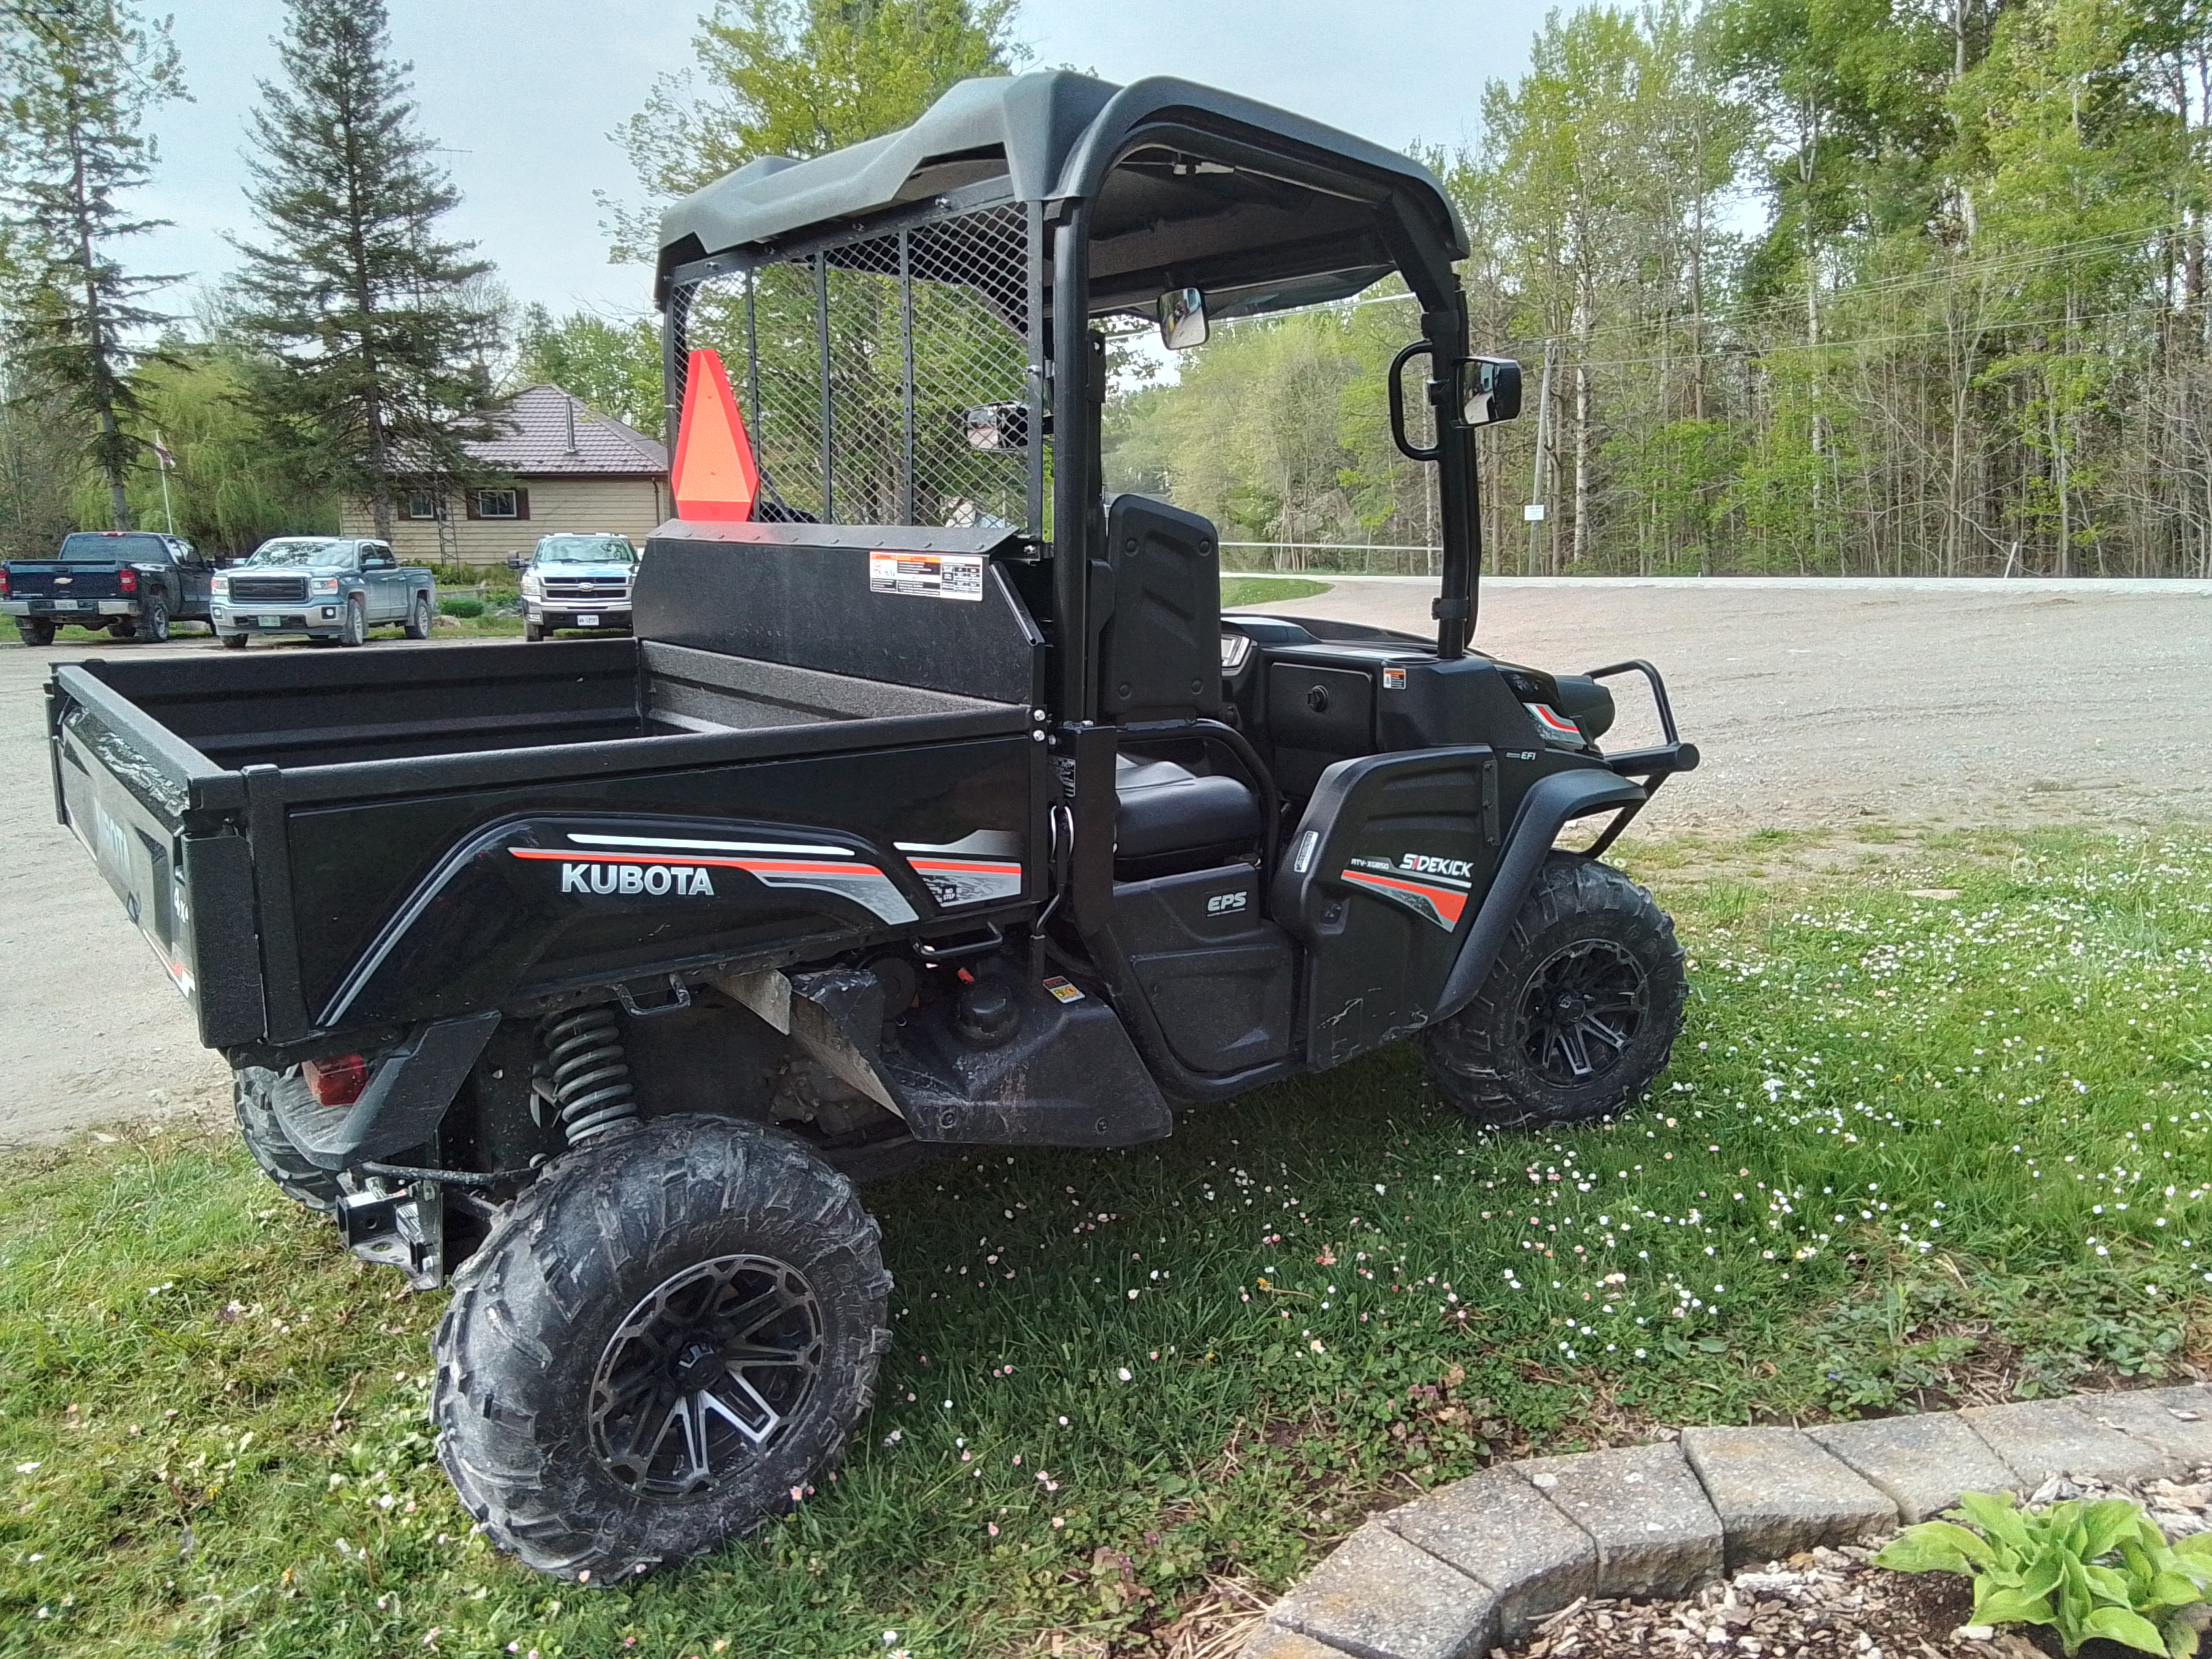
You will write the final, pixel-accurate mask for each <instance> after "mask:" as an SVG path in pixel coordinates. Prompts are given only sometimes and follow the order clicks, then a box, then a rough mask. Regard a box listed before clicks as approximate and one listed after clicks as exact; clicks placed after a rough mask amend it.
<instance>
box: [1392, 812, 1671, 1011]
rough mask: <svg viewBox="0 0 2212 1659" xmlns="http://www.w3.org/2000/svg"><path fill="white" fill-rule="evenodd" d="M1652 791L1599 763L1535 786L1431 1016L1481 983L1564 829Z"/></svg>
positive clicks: (1455, 1007) (1454, 1005)
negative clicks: (1554, 843)
mask: <svg viewBox="0 0 2212 1659" xmlns="http://www.w3.org/2000/svg"><path fill="white" fill-rule="evenodd" d="M1646 793H1647V792H1646V791H1645V789H1644V786H1643V785H1642V784H1640V783H1636V782H1633V781H1631V780H1629V779H1627V778H1624V777H1621V776H1620V775H1618V774H1616V773H1614V772H1612V771H1610V770H1606V769H1597V768H1592V769H1589V770H1587V771H1583V770H1577V771H1572V772H1554V773H1553V774H1552V775H1550V776H1549V777H1546V778H1541V779H1539V780H1538V781H1536V782H1535V783H1534V785H1532V786H1531V787H1530V788H1529V790H1528V793H1527V794H1526V795H1524V796H1522V799H1521V810H1520V811H1517V812H1516V813H1515V814H1514V817H1513V827H1512V829H1510V830H1509V831H1507V833H1506V837H1505V851H1504V855H1503V856H1502V857H1500V858H1499V860H1498V873H1497V874H1496V876H1494V877H1493V878H1492V880H1491V884H1490V891H1489V892H1488V893H1487V894H1486V895H1485V896H1484V897H1483V901H1482V908H1481V909H1480V910H1479V911H1477V912H1476V913H1475V918H1474V927H1472V928H1470V929H1469V930H1468V935H1467V940H1466V942H1465V943H1464V944H1462V945H1461V946H1460V949H1459V956H1458V957H1457V958H1456V959H1455V961H1454V962H1453V963H1452V969H1451V972H1450V974H1449V975H1447V976H1446V978H1445V980H1444V988H1443V993H1442V994H1440V995H1439V996H1438V997H1437V1006H1435V1008H1434V1009H1432V1010H1431V1012H1430V1015H1429V1018H1430V1019H1431V1021H1434V1020H1439V1019H1449V1018H1451V1017H1452V1016H1453V1015H1454V1014H1455V1013H1457V1012H1459V1011H1460V1010H1461V1009H1462V1008H1464V1007H1465V1006H1467V1005H1468V1002H1469V1001H1470V1000H1473V998H1474V994H1475V992H1476V991H1477V990H1478V989H1480V987H1481V985H1482V981H1483V980H1484V979H1485V978H1486V976H1487V975H1488V974H1489V972H1490V966H1491V963H1493V962H1495V961H1497V960H1498V951H1500V950H1501V949H1502V948H1504V944H1505V935H1506V933H1507V932H1508V931H1509V930H1510V928H1511V927H1512V926H1513V919H1514V917H1516V916H1517V915H1520V914H1521V907H1522V904H1523V903H1525V902H1527V901H1528V893H1529V890H1530V889H1531V888H1533V887H1534V885H1535V884H1536V876H1537V872H1539V871H1541V869H1542V868H1543V867H1544V860H1545V859H1546V858H1547V857H1549V856H1550V854H1551V851H1552V844H1553V842H1555V841H1557V840H1558V839H1559V831H1560V830H1561V829H1565V827H1566V826H1567V824H1568V823H1571V822H1572V821H1573V820H1574V819H1576V818H1583V817H1589V815H1590V814H1591V813H1593V812H1602V811H1606V810H1607V808H1609V807H1617V806H1632V805H1638V804H1640V803H1641V802H1642V801H1643V800H1644V799H1645V795H1646Z"/></svg>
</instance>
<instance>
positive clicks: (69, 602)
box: [54, 599, 92, 611]
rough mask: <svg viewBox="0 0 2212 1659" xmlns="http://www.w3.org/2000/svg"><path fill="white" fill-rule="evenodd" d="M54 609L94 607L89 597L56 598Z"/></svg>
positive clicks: (73, 609) (85, 608)
mask: <svg viewBox="0 0 2212 1659" xmlns="http://www.w3.org/2000/svg"><path fill="white" fill-rule="evenodd" d="M54 609H55V610H57V611H89V610H91V609H92V602H91V601H90V600H89V599H56V600H55V601H54Z"/></svg>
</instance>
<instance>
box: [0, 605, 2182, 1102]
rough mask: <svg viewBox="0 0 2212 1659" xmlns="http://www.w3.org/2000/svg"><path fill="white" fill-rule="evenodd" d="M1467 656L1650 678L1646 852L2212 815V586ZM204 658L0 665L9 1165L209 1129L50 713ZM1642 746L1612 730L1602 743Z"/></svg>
mask: <svg viewBox="0 0 2212 1659" xmlns="http://www.w3.org/2000/svg"><path fill="white" fill-rule="evenodd" d="M1432 592H1433V590H1432V589H1431V588H1430V587H1429V586H1427V585H1426V584H1424V583H1419V582H1414V581H1411V580H1407V581H1393V580H1346V581H1344V582H1342V583H1340V585H1338V586H1336V587H1334V588H1333V589H1332V590H1331V591H1330V592H1328V593H1327V594H1324V595H1321V596H1318V597H1315V598H1310V599H1298V600H1292V601H1290V602H1288V603H1286V604H1285V605H1280V606H1279V607H1277V608H1279V609H1281V610H1283V611H1289V612H1292V613H1294V614H1309V615H1317V616H1329V617H1340V618H1343V619H1345V620H1349V621H1358V622H1368V623H1377V624H1381V625H1383V626H1389V627H1394V628H1404V629H1413V630H1414V631H1418V632H1423V633H1425V632H1427V631H1428V630H1429V629H1430V628H1431V623H1429V621H1428V609H1429V600H1430V598H1431V594H1432ZM1481 641H1482V644H1483V646H1484V647H1485V648H1486V649H1488V650H1490V651H1492V652H1494V653H1497V654H1498V655H1500V656H1504V657H1508V658H1511V659H1516V660H1518V661H1522V662H1525V663H1529V664H1532V665H1536V666H1540V667H1550V668H1556V669H1567V668H1589V667H1593V666H1595V665H1600V664H1603V663H1606V662H1611V661H1617V660H1619V659H1622V658H1626V657H1647V658H1649V659H1651V660H1652V661H1653V662H1655V663H1656V664H1658V665H1659V666H1660V667H1661V669H1662V670H1663V671H1664V672H1665V673H1666V675H1667V678H1668V684H1669V686H1670V687H1671V689H1672V690H1673V692H1674V707H1675V712H1676V716H1677V719H1678V720H1679V721H1680V726H1681V730H1682V733H1683V735H1684V736H1685V737H1687V738H1691V739H1692V740H1693V741H1694V742H1696V743H1697V744H1699V746H1700V747H1701V748H1702V749H1703V750H1704V751H1705V757H1706V758H1705V767H1704V768H1703V769H1701V770H1699V771H1698V772H1696V773H1694V774H1692V775H1690V776H1688V777H1686V778H1681V779H1678V780H1676V781H1674V783H1672V784H1670V785H1669V786H1668V788H1667V789H1666V790H1665V791H1664V792H1663V793H1662V794H1661V795H1660V797H1659V799H1658V800H1657V801H1656V802H1655V803H1654V805H1653V808H1652V811H1650V814H1648V815H1647V817H1646V818H1645V823H1647V824H1649V825H1650V826H1651V828H1652V829H1668V828H1674V829H1690V828H1701V829H1733V830H1750V829H1759V828H1765V827H1768V826H1809V825H1816V824H1825V823H1838V822H1841V821H1847V820H1853V819H1857V818H1859V817H1866V816H1873V817H1882V818H1888V819H1892V820H1895V821H1899V822H1910V821H1915V820H1933V821H1938V822H1946V823H2015V822H2019V821H2021V820H2022V819H2024V818H2036V819H2044V820H2051V819H2057V820H2069V821H2094V822H2100V823H2119V822H2156V821H2160V820H2163V819H2166V818H2170V817H2195V818H2205V817H2212V774H2208V769H2207V762H2208V757H2212V585H2206V584H2187V585H2174V586H2170V587H2168V588H2167V589H2166V590H2165V591H2160V592H2147V591H2138V590H2137V589H2136V588H2135V587H2134V586H2133V585H2110V586H2103V587H2097V588H2089V587H2087V586H2086V585H2074V584H2069V585H2060V584H2056V583H2047V582H2046V583H2037V584H2027V583H2014V584H2010V585H2004V584H1999V583H1981V582H1956V583H1951V584H1945V585H1937V584H1917V583H1854V582H1826V583H1813V584H1801V583H1796V582H1780V581H1753V580H1742V581H1716V582H1708V583H1696V582H1683V581H1674V582H1652V583H1637V582H1629V581H1591V582H1573V583H1546V582H1541V581H1539V582H1524V581H1493V582H1492V583H1490V584H1488V585H1486V587H1485V590H1484V595H1483V612H1482V634H1481ZM214 648H215V647H214V646H213V644H212V642H211V641H208V640H207V639H205V638H204V637H198V636H195V637H192V638H189V639H185V640H180V641H177V642H175V643H173V644H170V645H167V646H156V647H140V646H129V647H82V646H80V647H67V646H64V647H56V648H54V649H52V650H50V651H39V650H30V649H26V648H22V647H15V646H13V645H6V646H0V842H4V844H5V845H7V846H9V847H12V848H15V849H16V850H15V853H14V854H12V855H11V856H10V858H9V860H8V865H7V876H6V879H5V884H4V887H0V1052H4V1053H5V1054H7V1056H8V1065H7V1068H6V1071H5V1073H4V1075H3V1076H0V1145H7V1144H12V1143H20V1142H23V1141H27V1140H35V1139H45V1138H48V1137H50V1136H52V1135H53V1134H55V1133H59V1132H61V1131H63V1130H65V1129H68V1128H70V1127H76V1126H80V1125H84V1124H89V1123H96V1122H99V1121H103V1120H108V1119H115V1118H121V1117H134V1116H142V1115H149V1114H152V1113H159V1112H162V1111H190V1112H195V1113H198V1112H207V1111H210V1110H213V1111H227V1110H228V1076H227V1073H226V1070H225V1067H224V1066H223V1063H222V1061H221V1060H219V1059H217V1058H216V1056H214V1055H212V1054H208V1053H207V1052H206V1051H204V1049H202V1048H200V1047H199V1045H198V1043H197V1041H196V1040H195V1039H194V1037H193V1035H192V1030H191V1024H190V1023H189V1022H188V1021H187V1019H186V1018H185V1007H184V1004H183V1002H182V1001H181V1000H179V998H178V996H177V994H176V993H175V992H174V991H173V989H172V988H171V987H170V986H169V983H168V980H167V976H166V975H164V974H163V973H162V972H161V968H160V967H159V965H158V964H157V963H155V960H154V958H153V955H152V952H151V951H150V950H149V947H148V946H147V945H146V943H145V941H144V940H143V939H140V938H139V937H138V935H137V931H136V930H135V929H134V928H133V927H131V925H130V924H129V923H128V922H127V921H125V920H124V917H123V913H122V908H121V907H120V906H119V905H118V903H117V902H116V901H115V898H114V896H113V895H112V893H111V892H110V891H109V890H108V889H107V887H106V884H104V883H103V882H102V881H101V880H100V878H99V876H98V875H97V873H95V872H94V869H93V866H92V862H91V860H89V859H88V857H86V855H85V854H84V852H83V850H82V848H79V847H78V846H77V844H76V842H75V840H74V839H73V838H72V837H71V836H70V834H69V833H68V831H66V830H64V829H62V828H61V827H60V826H59V825H58V824H57V823H55V822H54V817H53V806H52V793H51V784H50V781H49V772H48V769H47V759H46V737H45V712H44V702H43V691H42V688H43V686H44V684H45V681H46V671H47V667H48V665H50V664H51V663H52V662H55V661H57V660H68V659H76V658H82V657H86V656H102V655H109V654H124V653H127V654H129V655H131V656H132V657H142V656H148V655H155V654H177V653H187V654H189V653H196V652H197V653H207V652H210V651H212V650H213V649H214ZM371 648H372V649H379V650H392V649H404V648H410V647H398V646H393V645H388V644H387V645H380V646H376V647H371ZM412 648H416V649H420V648H421V647H412ZM514 648H515V649H518V650H520V649H524V648H526V647H521V646H520V645H518V646H516V647H514ZM1633 701H1634V698H1633V695H1632V694H1624V696H1623V702H1624V704H1625V705H1626V704H1631V703H1632V702H1633ZM1648 729H1650V728H1649V727H1648V726H1645V725H1639V722H1638V720H1637V719H1636V718H1634V717H1630V718H1625V719H1624V720H1623V723H1622V726H1621V727H1620V740H1622V741H1625V742H1633V741H1636V740H1638V738H1639V737H1640V735H1641V734H1642V732H1644V731H1645V730H1648Z"/></svg>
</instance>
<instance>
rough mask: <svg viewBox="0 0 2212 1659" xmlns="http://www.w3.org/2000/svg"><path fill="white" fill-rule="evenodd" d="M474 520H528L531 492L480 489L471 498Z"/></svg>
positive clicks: (524, 490)
mask: <svg viewBox="0 0 2212 1659" xmlns="http://www.w3.org/2000/svg"><path fill="white" fill-rule="evenodd" d="M469 505H470V509H471V510H470V513H469V516H470V517H471V518H472V519H526V518H528V517H529V516H530V492H529V491H528V490H526V489H478V490H475V491H473V492H471V495H470V498H469Z"/></svg>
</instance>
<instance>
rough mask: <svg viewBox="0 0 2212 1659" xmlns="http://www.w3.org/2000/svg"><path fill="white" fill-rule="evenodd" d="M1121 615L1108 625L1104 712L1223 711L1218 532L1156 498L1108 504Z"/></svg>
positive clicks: (1110, 557)
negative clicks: (1215, 533) (1216, 534)
mask: <svg viewBox="0 0 2212 1659" xmlns="http://www.w3.org/2000/svg"><path fill="white" fill-rule="evenodd" d="M1106 549H1107V562H1108V564H1109V567H1110V568H1111V569H1112V571H1113V584H1112V595H1111V608H1110V609H1109V610H1108V611H1107V612H1106V615H1105V617H1104V618H1103V622H1102V623H1100V624H1099V628H1098V652H1097V663H1098V714H1099V718H1100V719H1102V720H1112V721H1115V722H1116V723H1121V722H1127V721H1130V720H1193V719H1197V718H1200V717H1207V716H1212V715H1213V714H1218V712H1219V710H1220V708H1221V552H1220V544H1219V542H1218V538H1216V537H1215V535H1214V532H1213V526H1212V524H1211V523H1209V522H1208V521H1207V520H1204V519H1201V518H1200V517H1199V516H1198V515H1197V514H1196V513H1185V512H1183V511H1182V509H1181V508H1179V507H1170V506H1169V505H1168V504H1167V503H1166V502H1165V501H1157V500H1155V499H1153V498H1152V497H1151V496H1149V495H1127V494H1124V495H1114V496H1110V497H1109V498H1108V500H1107V502H1106Z"/></svg>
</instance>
